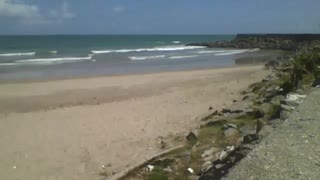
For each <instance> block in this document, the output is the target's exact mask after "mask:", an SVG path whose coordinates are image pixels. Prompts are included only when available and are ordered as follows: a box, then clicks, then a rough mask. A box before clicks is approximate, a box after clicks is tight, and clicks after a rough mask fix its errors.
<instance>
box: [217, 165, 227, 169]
mask: <svg viewBox="0 0 320 180" xmlns="http://www.w3.org/2000/svg"><path fill="white" fill-rule="evenodd" d="M224 166H225V164H217V165H215V168H216V169H220V168H223V167H224Z"/></svg>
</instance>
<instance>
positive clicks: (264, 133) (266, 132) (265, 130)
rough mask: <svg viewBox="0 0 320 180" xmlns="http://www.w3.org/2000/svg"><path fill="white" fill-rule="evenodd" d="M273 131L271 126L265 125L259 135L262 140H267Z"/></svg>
mask: <svg viewBox="0 0 320 180" xmlns="http://www.w3.org/2000/svg"><path fill="white" fill-rule="evenodd" d="M272 131H273V127H272V126H269V125H265V126H263V127H262V129H261V130H260V131H259V133H258V135H259V136H260V138H265V137H267V136H268V135H269V134H271V133H272Z"/></svg>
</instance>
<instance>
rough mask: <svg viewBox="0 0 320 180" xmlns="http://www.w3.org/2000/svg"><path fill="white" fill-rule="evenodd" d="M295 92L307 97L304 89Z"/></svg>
mask: <svg viewBox="0 0 320 180" xmlns="http://www.w3.org/2000/svg"><path fill="white" fill-rule="evenodd" d="M294 92H296V93H297V94H300V95H305V91H304V90H302V89H297V90H295V91H294Z"/></svg>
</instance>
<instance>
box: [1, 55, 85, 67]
mask: <svg viewBox="0 0 320 180" xmlns="http://www.w3.org/2000/svg"><path fill="white" fill-rule="evenodd" d="M86 60H91V57H64V58H42V59H26V60H18V61H15V62H13V63H0V66H14V65H36V64H39V65H45V64H52V63H64V62H74V61H86Z"/></svg>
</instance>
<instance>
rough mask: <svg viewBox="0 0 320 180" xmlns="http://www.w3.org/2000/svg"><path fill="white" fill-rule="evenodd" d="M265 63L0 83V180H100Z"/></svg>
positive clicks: (226, 99) (192, 123)
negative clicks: (105, 172) (103, 173)
mask: <svg viewBox="0 0 320 180" xmlns="http://www.w3.org/2000/svg"><path fill="white" fill-rule="evenodd" d="M267 74H268V71H265V70H263V68H262V66H247V67H232V68H223V69H209V70H196V71H181V72H164V73H155V74H143V75H126V76H110V77H96V78H86V79H71V80H55V81H53V80H52V81H44V82H28V83H23V82H22V83H11V84H10V83H6V84H0V92H1V94H0V147H1V148H0V179H24V180H26V179H30V180H37V179H41V180H42V179H43V180H47V179H49V180H60V179H61V180H64V179H68V180H69V179H76V180H78V179H81V180H82V179H83V180H87V179H99V178H100V176H99V175H98V173H99V172H101V171H102V166H103V165H104V166H105V169H106V171H107V172H109V173H111V172H119V171H121V170H122V169H124V168H126V167H127V166H129V165H132V164H134V163H135V162H137V161H141V159H144V158H148V157H149V156H152V155H154V154H156V153H159V152H160V151H161V149H160V148H159V146H160V145H159V141H160V139H161V138H160V137H161V136H162V137H170V136H171V137H173V136H179V135H181V134H185V133H187V132H188V131H189V130H190V129H192V128H195V127H197V124H198V122H197V120H196V117H198V116H199V115H201V114H203V113H206V112H208V107H209V106H212V107H213V108H214V109H221V108H222V107H223V106H228V105H230V104H231V103H232V100H234V99H239V92H240V91H241V90H244V89H245V88H246V87H247V86H248V85H249V84H251V83H253V82H256V81H259V80H260V79H262V78H263V77H265V76H266V75H267Z"/></svg>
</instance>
